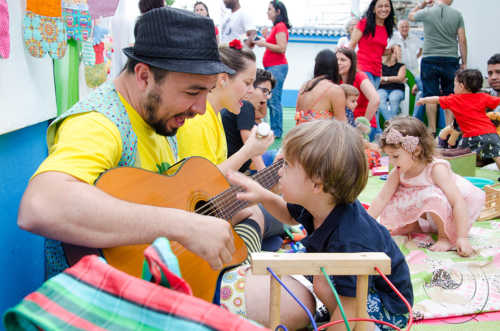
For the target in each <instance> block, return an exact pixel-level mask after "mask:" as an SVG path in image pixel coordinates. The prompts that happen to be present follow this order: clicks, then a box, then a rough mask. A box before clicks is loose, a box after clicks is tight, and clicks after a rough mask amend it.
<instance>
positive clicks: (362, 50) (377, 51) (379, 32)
mask: <svg viewBox="0 0 500 331" xmlns="http://www.w3.org/2000/svg"><path fill="white" fill-rule="evenodd" d="M394 26H395V22H394V7H393V5H392V1H391V0H372V1H371V2H370V5H369V6H368V9H367V10H366V12H365V14H364V15H363V18H362V19H361V20H360V21H359V23H358V25H357V26H356V27H355V28H354V30H353V32H352V35H351V43H350V47H351V48H352V49H355V48H356V45H357V46H358V68H359V69H360V70H362V71H364V72H365V73H366V74H367V75H368V78H370V81H371V82H372V84H373V86H375V88H376V89H377V88H378V87H379V85H380V77H381V76H382V55H384V52H385V48H386V47H387V40H388V39H389V38H391V37H392V32H393V31H394Z"/></svg>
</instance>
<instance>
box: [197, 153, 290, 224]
mask: <svg viewBox="0 0 500 331" xmlns="http://www.w3.org/2000/svg"><path fill="white" fill-rule="evenodd" d="M283 162H284V160H283V159H280V160H278V161H276V162H274V163H273V164H272V165H270V166H269V167H268V168H266V169H263V170H262V171H259V172H257V173H256V174H255V175H253V176H252V178H253V179H254V180H257V181H258V182H260V183H262V185H263V186H265V187H271V186H273V185H275V184H276V183H277V178H276V176H271V175H272V173H273V170H276V168H279V167H281V166H282V165H283ZM238 191H239V192H242V188H241V187H239V186H231V188H229V189H228V190H226V191H224V192H222V193H219V194H217V195H216V196H214V197H213V198H212V199H210V200H208V202H207V203H206V204H205V205H203V206H202V207H200V208H197V209H196V210H195V213H198V214H202V215H209V216H217V210H218V208H217V207H219V209H220V206H221V205H222V206H225V208H226V209H228V206H229V210H230V211H231V212H230V213H228V214H229V215H225V213H224V212H223V211H222V210H221V214H222V216H224V218H229V216H232V215H231V213H232V212H234V211H235V210H237V209H238V208H239V207H240V205H241V204H248V202H246V201H241V200H238V199H236V195H235V193H237V192H238Z"/></svg>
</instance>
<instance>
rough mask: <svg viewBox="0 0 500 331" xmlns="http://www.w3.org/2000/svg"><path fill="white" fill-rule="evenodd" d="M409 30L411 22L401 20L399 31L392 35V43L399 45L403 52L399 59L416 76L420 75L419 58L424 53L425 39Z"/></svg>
mask: <svg viewBox="0 0 500 331" xmlns="http://www.w3.org/2000/svg"><path fill="white" fill-rule="evenodd" d="M409 32H410V24H409V23H408V21H407V20H401V21H399V23H398V31H396V32H395V33H394V35H393V36H392V39H391V44H393V45H394V44H397V45H399V47H400V50H401V54H400V57H398V59H399V60H400V62H402V63H404V64H405V65H406V68H407V69H409V70H410V71H411V72H412V74H413V75H414V76H419V75H420V70H419V63H418V58H419V57H420V56H421V55H422V47H423V41H422V40H421V39H420V38H418V37H416V36H415V35H412V34H410V33H409Z"/></svg>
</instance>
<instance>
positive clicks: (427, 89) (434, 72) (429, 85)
mask: <svg viewBox="0 0 500 331" xmlns="http://www.w3.org/2000/svg"><path fill="white" fill-rule="evenodd" d="M458 68H459V65H458V58H456V57H444V56H428V57H424V58H423V59H422V62H421V63H420V78H421V79H422V84H423V88H424V89H423V92H424V97H431V96H440V95H450V94H451V93H453V87H454V81H455V72H457V70H458Z"/></svg>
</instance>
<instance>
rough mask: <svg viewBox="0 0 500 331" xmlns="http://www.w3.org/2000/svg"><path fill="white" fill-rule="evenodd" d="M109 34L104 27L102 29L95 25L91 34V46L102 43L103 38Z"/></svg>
mask: <svg viewBox="0 0 500 331" xmlns="http://www.w3.org/2000/svg"><path fill="white" fill-rule="evenodd" d="M108 34H109V30H108V29H107V28H105V27H102V26H100V25H98V24H96V25H95V27H94V31H93V32H92V39H93V41H92V44H93V45H97V44H99V43H102V42H103V40H104V38H105V37H106V36H107V35H108Z"/></svg>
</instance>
